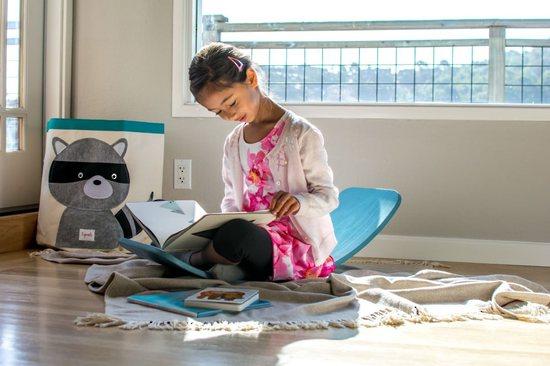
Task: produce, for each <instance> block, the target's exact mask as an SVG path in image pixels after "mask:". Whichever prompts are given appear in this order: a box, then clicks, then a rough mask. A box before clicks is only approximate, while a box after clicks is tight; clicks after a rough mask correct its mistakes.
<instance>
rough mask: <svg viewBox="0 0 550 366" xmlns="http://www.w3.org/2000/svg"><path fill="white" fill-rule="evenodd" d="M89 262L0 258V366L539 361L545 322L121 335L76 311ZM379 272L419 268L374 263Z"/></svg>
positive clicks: (92, 303) (505, 269)
mask: <svg viewBox="0 0 550 366" xmlns="http://www.w3.org/2000/svg"><path fill="white" fill-rule="evenodd" d="M445 264H446V265H448V266H450V268H445V269H444V270H447V271H450V272H454V273H461V274H487V273H507V274H516V275H519V276H522V277H525V278H528V279H531V280H538V282H541V283H543V284H544V285H545V286H547V287H550V286H549V285H550V284H549V281H550V268H546V267H525V266H499V265H480V264H471V263H445ZM86 268H87V266H86V265H74V264H73V265H69V264H55V263H49V262H46V261H44V260H42V259H40V258H36V257H30V256H29V255H28V253H27V252H13V253H6V254H1V255H0V293H1V294H2V295H1V296H0V309H2V311H0V360H2V361H1V363H2V364H6V365H8V364H13V365H35V364H48V365H49V364H52V365H61V364H74V363H77V364H78V365H98V364H108V365H111V364H113V365H117V366H122V365H141V364H162V365H171V364H193V365H218V364H223V365H243V364H245V365H247V364H250V365H257V364H261V365H274V364H296V365H298V364H299V365H304V364H305V365H310V364H329V363H331V364H342V365H344V364H350V365H359V364H366V365H370V364H371V365H381V364H383V365H400V366H402V365H423V366H425V365H492V364H499V366H500V365H514V366H517V365H518V364H521V365H522V366H525V365H546V364H549V362H550V326H549V325H547V324H531V323H524V322H518V321H512V320H505V321H467V322H455V323H434V324H409V325H405V326H401V327H396V328H392V327H378V328H360V329H329V330H324V331H293V332H284V331H283V332H260V333H239V334H226V333H219V332H159V331H147V330H139V331H130V332H129V331H122V330H119V329H116V328H110V329H96V328H81V327H76V326H74V325H73V320H74V318H75V317H76V316H78V315H83V314H85V313H87V312H102V311H103V298H102V297H101V296H99V295H96V294H93V293H91V292H90V291H88V289H87V287H86V286H85V284H84V282H83V277H84V274H85V271H86ZM369 268H371V269H375V270H380V271H384V272H392V271H401V272H402V271H405V272H414V271H416V270H418V269H421V268H423V267H422V266H418V265H399V264H373V265H369Z"/></svg>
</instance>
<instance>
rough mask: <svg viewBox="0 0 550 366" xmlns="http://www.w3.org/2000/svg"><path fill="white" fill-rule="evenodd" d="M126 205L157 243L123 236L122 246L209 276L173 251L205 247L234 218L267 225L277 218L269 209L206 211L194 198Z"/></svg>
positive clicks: (157, 260) (194, 272)
mask: <svg viewBox="0 0 550 366" xmlns="http://www.w3.org/2000/svg"><path fill="white" fill-rule="evenodd" d="M126 206H127V207H128V209H129V210H130V213H131V214H132V216H133V217H134V219H135V221H136V222H137V223H138V224H139V225H140V226H141V227H142V228H143V230H144V231H145V232H146V233H147V235H149V237H150V238H151V240H152V241H153V243H152V245H147V244H142V243H138V242H136V241H133V240H129V239H125V238H120V239H119V243H120V245H121V246H123V247H124V248H126V249H128V250H130V251H132V252H134V253H135V254H137V255H138V256H139V257H142V258H146V259H151V260H153V261H155V262H158V263H161V264H164V265H166V266H169V267H172V268H177V269H179V270H185V271H187V272H191V273H193V274H195V275H198V276H200V277H205V278H207V277H209V276H208V275H207V274H206V273H205V272H204V271H201V270H199V269H198V268H195V267H193V266H190V265H189V264H188V263H185V262H183V261H181V260H179V259H178V258H177V257H176V256H174V255H172V254H171V253H174V252H186V251H197V250H201V249H203V248H204V247H205V246H206V245H208V243H209V242H210V241H211V240H212V238H213V237H214V235H215V233H216V230H217V229H218V228H219V227H220V226H221V225H223V224H225V223H226V222H228V221H231V220H233V219H244V220H248V221H250V222H253V223H255V224H267V223H269V222H271V221H273V220H274V219H275V216H274V215H273V214H271V213H270V212H269V211H256V212H224V213H206V211H204V210H203V208H202V207H201V206H200V205H199V204H198V203H197V202H196V201H192V200H181V201H147V202H128V203H127V204H126Z"/></svg>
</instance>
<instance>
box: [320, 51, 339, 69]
mask: <svg viewBox="0 0 550 366" xmlns="http://www.w3.org/2000/svg"><path fill="white" fill-rule="evenodd" d="M323 64H325V65H339V64H340V49H339V48H325V49H323Z"/></svg>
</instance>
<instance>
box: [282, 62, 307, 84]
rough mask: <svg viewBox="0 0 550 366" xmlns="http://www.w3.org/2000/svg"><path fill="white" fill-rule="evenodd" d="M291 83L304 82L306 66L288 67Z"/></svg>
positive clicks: (288, 76)
mask: <svg viewBox="0 0 550 366" xmlns="http://www.w3.org/2000/svg"><path fill="white" fill-rule="evenodd" d="M286 72H287V78H288V82H289V83H303V82H304V66H290V65H289V66H288V67H287V69H286Z"/></svg>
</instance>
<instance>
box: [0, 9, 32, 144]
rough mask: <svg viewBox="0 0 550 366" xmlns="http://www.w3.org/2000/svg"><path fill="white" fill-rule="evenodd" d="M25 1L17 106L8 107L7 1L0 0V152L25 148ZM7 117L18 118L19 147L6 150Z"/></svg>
mask: <svg viewBox="0 0 550 366" xmlns="http://www.w3.org/2000/svg"><path fill="white" fill-rule="evenodd" d="M27 6H28V4H27V1H26V0H24V1H20V9H19V12H20V18H19V19H20V28H19V107H17V108H8V107H7V105H6V95H7V91H6V79H7V65H5V64H4V62H5V61H6V56H7V43H6V36H7V30H6V27H7V24H8V18H7V17H8V14H7V13H8V12H7V8H8V1H7V0H0V7H1V9H2V18H1V19H0V28H1V30H0V154H10V155H16V154H22V153H24V152H25V150H26V139H25V136H26V133H25V129H26V124H25V122H24V121H25V120H26V119H27V118H28V110H27V106H26V104H27V99H28V95H27V88H26V85H27V67H26V66H27V60H26V57H27V48H26V44H27V35H26V22H27V16H26V14H27ZM8 118H16V119H18V120H19V128H18V131H19V149H18V150H14V151H7V126H8V123H7V120H8Z"/></svg>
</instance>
